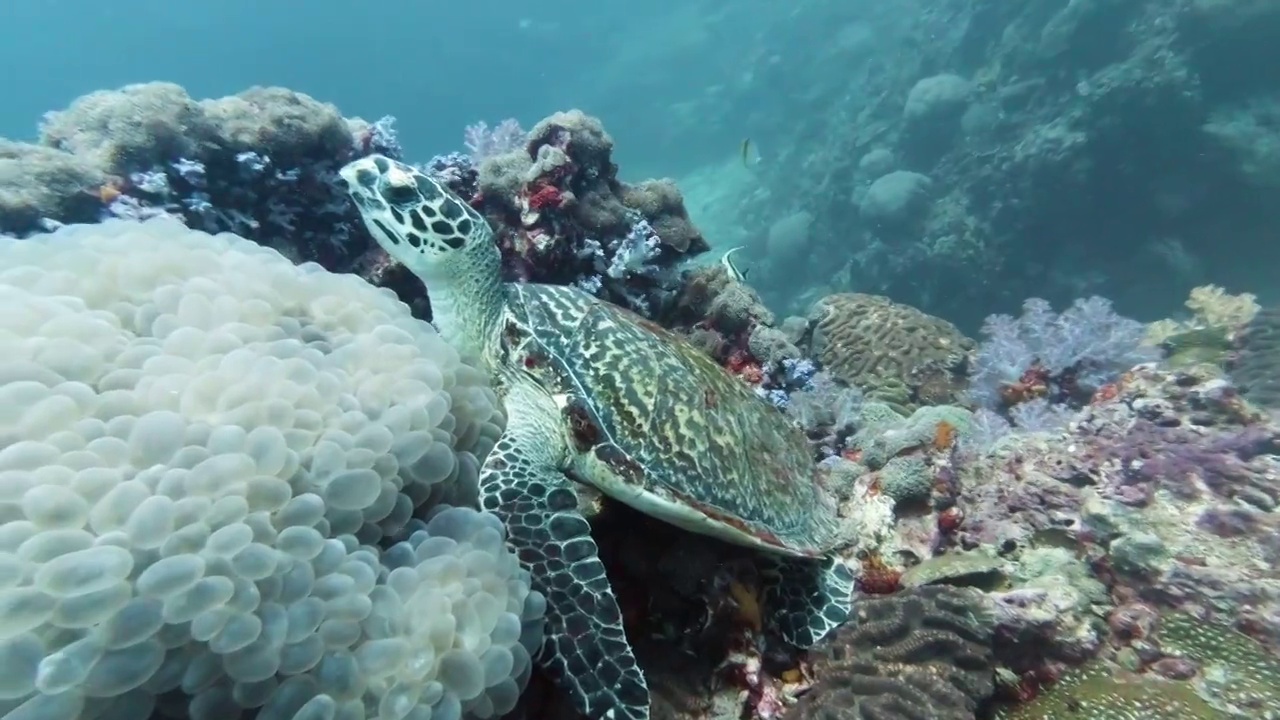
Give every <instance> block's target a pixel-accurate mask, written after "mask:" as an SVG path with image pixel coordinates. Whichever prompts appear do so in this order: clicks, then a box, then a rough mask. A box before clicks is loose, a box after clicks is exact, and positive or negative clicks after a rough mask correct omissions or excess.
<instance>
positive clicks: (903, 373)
mask: <svg viewBox="0 0 1280 720" xmlns="http://www.w3.org/2000/svg"><path fill="white" fill-rule="evenodd" d="M809 319H810V321H811V322H812V323H813V334H812V340H811V343H810V347H809V352H810V353H811V354H812V356H813V357H815V358H817V359H818V360H819V361H821V362H822V365H823V367H825V368H826V369H827V371H828V372H830V373H831V374H832V375H834V376H835V377H837V378H839V379H840V380H842V381H844V382H846V383H849V384H850V385H854V386H855V387H858V388H860V389H861V390H862V391H863V392H864V393H866V394H867V396H868V398H869V399H872V400H879V401H882V402H888V403H890V404H892V405H894V406H895V407H896V408H898V409H899V410H900V411H904V412H907V413H909V412H911V411H912V410H914V409H916V408H917V407H920V406H922V405H946V404H953V403H956V402H957V401H958V400H959V398H960V396H961V393H962V391H963V390H964V384H965V383H964V376H965V373H966V368H967V361H968V355H969V353H970V352H971V351H972V350H973V348H974V343H973V341H972V340H970V339H969V338H967V337H965V336H964V334H963V333H961V332H960V331H959V330H958V329H957V328H956V327H955V326H954V325H952V324H951V323H948V322H946V321H945V320H942V319H939V318H936V317H933V316H931V315H926V314H925V313H923V312H920V311H919V310H917V309H915V308H913V307H911V306H909V305H903V304H900V303H895V302H893V301H891V300H889V299H888V298H885V297H880V296H878V295H865V294H862V293H842V294H837V295H829V296H827V297H825V298H823V299H821V300H819V301H818V302H817V303H815V304H814V306H813V307H812V308H811V310H810V311H809Z"/></svg>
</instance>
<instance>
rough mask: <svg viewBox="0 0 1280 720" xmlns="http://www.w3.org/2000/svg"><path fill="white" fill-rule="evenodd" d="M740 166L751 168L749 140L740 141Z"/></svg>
mask: <svg viewBox="0 0 1280 720" xmlns="http://www.w3.org/2000/svg"><path fill="white" fill-rule="evenodd" d="M742 166H743V167H751V138H743V139H742ZM730 252H733V251H732V250H730Z"/></svg>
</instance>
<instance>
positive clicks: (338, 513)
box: [0, 219, 542, 720]
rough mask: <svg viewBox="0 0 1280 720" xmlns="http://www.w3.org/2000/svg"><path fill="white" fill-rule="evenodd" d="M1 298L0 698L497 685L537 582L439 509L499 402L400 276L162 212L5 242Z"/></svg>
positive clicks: (382, 694) (324, 696) (103, 703)
mask: <svg viewBox="0 0 1280 720" xmlns="http://www.w3.org/2000/svg"><path fill="white" fill-rule="evenodd" d="M0 302H2V303H3V306H4V308H5V312H4V313H0V355H2V356H3V357H4V358H5V361H4V363H3V365H2V366H0V667H3V668H4V673H3V674H2V675H3V676H2V677H0V714H4V717H6V718H10V719H12V720H17V719H19V718H30V719H32V720H40V719H52V718H58V719H59V720H63V719H66V720H70V719H76V718H79V719H81V720H87V719H88V718H104V719H105V718H110V719H111V720H145V719H146V718H149V717H152V716H153V713H157V712H158V713H159V716H165V715H168V716H173V717H189V718H191V719H192V720H213V719H214V718H217V719H219V720H221V719H224V718H236V717H240V716H241V714H242V711H244V710H246V709H254V708H261V710H260V711H258V712H257V718H258V719H259V720H278V719H283V720H288V719H289V718H297V720H313V719H315V720H321V719H328V718H344V719H347V718H350V719H351V720H360V719H361V718H366V717H368V718H387V719H390V718H395V719H396V720H399V719H400V718H417V719H422V720H425V719H426V718H434V719H435V720H440V719H441V718H447V719H450V720H454V719H456V718H459V717H460V716H462V715H463V713H464V712H465V713H469V714H471V715H473V716H477V717H488V716H493V715H497V714H501V713H503V712H505V711H506V710H508V709H510V707H511V706H512V705H513V704H514V702H515V698H516V695H517V694H518V691H519V689H520V685H521V683H523V682H524V680H525V678H526V677H527V675H528V670H529V665H530V662H529V651H528V649H527V648H528V647H529V645H525V644H522V642H521V641H522V639H523V640H524V641H525V642H526V643H529V644H530V645H531V643H532V641H533V640H534V639H536V635H537V631H538V624H537V622H536V621H537V620H538V618H539V615H540V612H541V602H542V601H541V597H540V596H538V595H537V594H536V593H531V592H530V590H529V584H528V578H527V576H526V575H525V574H524V573H523V572H522V571H521V570H520V568H519V564H518V562H517V560H516V558H515V557H514V556H513V555H512V554H511V553H510V552H509V551H508V550H507V549H506V547H505V543H504V540H503V535H502V528H501V525H500V523H499V522H498V521H497V519H496V518H494V517H492V516H490V515H487V514H483V513H480V512H477V511H475V510H472V509H468V508H463V507H456V508H448V507H447V506H444V505H441V502H442V501H447V500H454V501H467V502H470V501H471V500H472V499H473V498H474V492H475V488H474V483H475V480H476V473H477V457H479V456H481V455H483V454H484V453H486V452H487V451H488V450H489V449H490V448H491V447H492V445H493V443H494V442H495V440H496V437H497V435H498V433H499V432H500V428H501V426H502V424H503V422H504V420H503V417H502V415H501V413H500V411H499V410H498V405H497V402H496V399H495V397H494V395H493V393H492V391H491V390H490V389H489V388H488V387H487V386H486V384H485V382H484V380H483V378H482V376H481V375H480V374H479V373H478V372H477V371H475V370H474V369H473V368H470V367H468V366H467V365H465V364H463V363H462V362H461V361H460V360H459V358H458V356H457V355H456V354H455V353H454V352H453V351H452V350H451V349H450V348H449V347H448V346H447V345H446V344H445V343H444V342H443V341H442V340H441V339H440V338H439V337H438V336H437V335H436V334H435V333H434V331H432V330H431V328H430V327H429V326H428V325H426V324H425V323H422V322H419V321H417V320H415V319H413V318H412V317H411V316H410V315H409V313H408V310H407V308H406V307H405V306H404V305H402V304H401V303H399V302H398V301H397V300H396V299H395V297H394V296H393V295H391V294H390V292H388V291H384V290H378V289H375V288H373V287H372V286H370V285H367V284H366V283H364V282H363V281H361V280H359V279H358V278H356V277H354V276H344V275H334V274H331V273H328V272H326V271H324V270H322V269H320V268H319V267H318V266H315V265H304V266H302V267H295V266H294V265H292V264H291V263H290V262H289V261H287V260H286V259H285V258H283V257H282V256H281V255H279V254H278V253H276V252H274V251H272V250H267V249H264V248H261V247H259V246H257V245H255V244H253V243H251V242H249V241H247V240H243V239H240V238H237V237H235V236H232V235H219V236H216V237H215V236H209V235H206V234H203V233H198V232H193V231H189V230H187V229H186V228H184V227H183V226H182V225H180V224H178V223H176V222H175V221H172V220H168V219H161V220H153V221H148V222H146V223H129V222H124V221H113V222H109V223H105V224H102V225H97V226H70V227H66V228H63V229H61V230H59V231H57V232H56V233H53V234H51V235H44V236H37V237H34V238H31V239H27V240H21V241H18V240H11V239H0ZM415 515H419V516H420V517H423V518H425V521H423V520H418V519H414V516H415ZM396 539H402V542H400V543H399V544H392V543H393V541H394V540H396ZM387 546H390V547H387Z"/></svg>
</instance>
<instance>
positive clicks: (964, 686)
mask: <svg viewBox="0 0 1280 720" xmlns="http://www.w3.org/2000/svg"><path fill="white" fill-rule="evenodd" d="M855 607H856V608H857V611H856V617H855V618H853V619H852V620H851V621H850V622H849V624H848V625H846V626H845V627H843V628H841V629H840V630H838V631H837V632H836V634H835V636H834V637H833V638H831V639H830V640H828V641H827V642H826V643H824V645H823V646H822V647H820V648H818V649H817V650H815V652H814V655H815V659H814V668H813V669H814V685H813V688H812V689H811V690H809V691H808V692H807V693H805V694H804V695H802V696H801V697H800V700H799V701H798V702H797V703H796V705H795V706H794V707H793V708H792V709H791V710H790V711H789V712H788V713H787V715H786V719H787V720H972V718H973V716H974V712H975V710H976V709H977V707H978V706H979V704H981V703H982V702H984V701H985V700H986V699H987V698H988V697H990V696H991V694H992V692H993V691H994V660H993V658H992V652H991V641H992V635H991V615H990V611H989V608H988V606H987V603H986V600H985V599H984V598H983V596H982V594H981V593H979V592H976V591H972V590H967V589H962V588H952V587H944V586H935V587H923V588H918V589H915V590H909V591H905V592H902V593H899V594H897V595H892V596H888V597H875V598H873V597H865V598H862V599H860V600H859V601H858V602H857V603H856V604H855Z"/></svg>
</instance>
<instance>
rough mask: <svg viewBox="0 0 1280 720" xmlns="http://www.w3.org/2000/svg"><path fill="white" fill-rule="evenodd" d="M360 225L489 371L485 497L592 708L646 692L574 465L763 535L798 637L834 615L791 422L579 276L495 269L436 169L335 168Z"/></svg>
mask: <svg viewBox="0 0 1280 720" xmlns="http://www.w3.org/2000/svg"><path fill="white" fill-rule="evenodd" d="M341 176H342V178H343V179H344V180H345V181H346V183H347V186H348V189H349V192H350V194H351V197H352V200H353V201H354V203H355V204H356V206H357V207H358V208H359V210H360V214H361V216H362V217H363V219H364V222H365V224H366V225H367V226H368V228H369V232H370V233H372V235H373V237H374V238H375V239H376V240H377V241H378V243H379V244H380V245H381V246H382V247H383V248H384V249H385V250H386V251H387V253H388V254H390V255H391V257H393V258H395V259H396V260H398V261H399V262H401V263H403V264H404V265H405V267H407V268H408V269H409V270H410V271H412V272H413V273H414V274H416V275H417V276H418V277H420V278H421V279H422V280H423V281H424V282H425V284H426V286H427V288H428V293H429V296H430V300H431V309H432V314H433V321H434V323H435V324H436V326H437V327H438V328H439V330H440V333H441V334H442V335H443V336H444V337H445V338H446V339H447V340H448V341H449V342H450V343H452V344H453V345H454V346H455V347H456V348H457V349H458V350H459V351H460V352H461V353H463V354H464V355H467V356H470V357H471V358H473V359H474V360H475V361H476V362H479V363H480V364H481V367H483V368H484V369H485V370H487V371H489V372H490V373H491V374H492V377H493V379H494V382H495V386H496V387H497V388H498V391H499V393H500V395H501V396H502V397H503V400H504V402H505V407H506V411H507V427H506V430H505V432H504V434H503V435H502V437H501V438H500V439H499V441H498V443H497V445H496V446H495V447H494V449H493V451H492V452H491V453H490V455H489V456H488V457H487V458H486V459H485V460H484V462H483V466H482V468H481V472H480V486H481V487H480V494H481V503H482V505H483V507H484V508H485V509H486V510H489V511H491V512H493V513H495V514H497V515H498V516H500V517H501V518H502V520H503V521H504V523H505V524H506V527H507V531H508V539H509V542H510V543H511V545H512V546H513V548H514V549H515V550H516V551H517V552H518V554H519V557H520V558H521V560H522V562H524V563H525V564H526V565H527V567H528V568H529V570H530V572H531V575H532V578H533V582H534V585H535V587H536V588H537V589H538V590H539V591H541V592H542V593H543V595H545V597H546V599H547V633H546V638H545V640H544V643H543V647H542V649H541V652H540V653H539V660H538V661H539V663H540V664H541V665H542V666H543V667H544V669H545V670H546V671H547V673H548V674H549V675H550V676H551V677H552V678H553V679H554V680H555V681H556V682H557V683H559V684H560V685H561V686H562V687H563V688H565V689H566V690H567V691H568V694H569V695H570V697H571V698H572V699H573V701H574V703H575V705H576V706H577V707H578V709H579V710H580V711H581V712H582V713H583V714H584V715H586V716H587V717H589V718H592V719H593V720H598V719H601V718H613V719H615V720H645V719H646V718H648V716H649V691H648V686H647V685H646V682H645V678H644V675H643V673H642V672H641V670H640V668H639V666H638V665H637V663H636V659H635V656H634V655H633V654H632V651H631V646H630V645H629V644H628V642H627V638H626V635H625V634H624V632H623V627H622V618H621V613H620V612H619V609H618V603H617V600H616V599H615V597H614V595H613V592H612V590H611V589H610V587H609V581H608V579H607V578H606V577H605V570H604V566H603V565H602V564H601V562H600V559H599V557H598V556H597V548H596V545H595V542H594V541H593V540H592V539H591V534H590V526H589V525H588V523H587V521H586V520H585V519H584V518H583V516H582V515H581V514H580V513H579V510H578V496H577V492H576V490H575V488H576V487H578V485H577V483H586V484H589V485H592V486H594V487H596V488H597V489H599V490H600V491H602V492H603V493H604V494H606V495H608V496H610V497H612V498H614V499H616V500H619V501H621V502H623V503H626V504H627V505H630V506H631V507H634V508H636V509H638V510H640V511H642V512H644V513H647V514H649V515H651V516H653V517H656V518H659V519H662V520H664V521H666V522H669V523H672V524H674V525H676V526H679V527H682V528H686V529H688V530H690V531H693V532H697V533H703V534H706V535H710V536H714V537H718V538H721V539H723V540H727V541H730V542H733V543H737V544H739V545H745V546H748V547H752V548H757V549H759V550H762V551H765V553H766V554H767V557H771V558H773V562H771V563H769V566H770V567H771V570H770V571H769V576H770V577H771V578H772V579H773V584H772V586H771V588H767V589H766V596H765V607H766V608H767V609H768V610H769V613H770V616H771V619H772V621H773V622H774V623H776V626H777V627H778V629H779V631H780V632H781V634H782V635H783V637H784V638H785V639H787V640H788V641H790V642H792V643H794V644H796V645H797V646H801V647H806V646H809V645H812V644H813V643H815V642H817V640H819V639H820V638H821V637H822V636H824V635H825V634H827V633H828V632H829V631H830V630H832V629H833V628H834V627H836V626H837V625H839V624H840V623H842V622H844V621H845V620H846V619H847V618H848V616H849V611H850V603H851V594H852V592H851V591H852V586H853V578H852V573H851V572H850V571H849V569H848V568H847V567H846V566H845V565H844V564H843V563H841V562H839V561H838V560H836V559H835V557H834V556H833V555H832V554H831V551H832V550H833V549H834V548H836V547H838V546H840V545H842V544H843V542H844V541H845V540H846V539H847V533H846V532H845V531H844V525H843V523H842V522H841V521H840V520H839V517H838V515H837V513H836V503H835V502H834V501H833V499H832V497H831V496H830V495H829V494H828V493H827V491H826V490H825V489H824V488H825V486H824V484H823V483H822V482H820V478H819V477H818V475H817V474H816V472H817V471H816V470H815V466H814V463H813V462H812V458H811V455H810V451H809V448H808V445H807V443H806V440H805V438H804V436H803V435H802V434H801V433H800V431H799V430H798V429H797V428H795V427H793V426H792V425H791V424H790V422H789V421H788V420H787V419H786V418H785V417H784V416H783V415H782V414H781V413H779V412H778V411H777V410H776V409H775V408H774V407H772V406H771V405H769V404H768V403H766V402H765V401H763V400H762V399H760V398H758V397H757V396H756V395H755V393H754V392H752V390H751V389H750V388H749V387H748V386H747V385H746V384H745V383H743V382H742V381H741V380H740V379H738V378H735V377H733V376H732V375H730V374H729V373H727V372H726V371H725V370H724V369H723V368H721V367H720V366H719V365H717V364H716V363H715V361H714V360H713V359H712V358H711V357H709V356H708V355H706V354H705V353H704V352H703V351H701V350H699V349H697V348H696V347H694V346H693V345H691V344H689V343H687V342H685V341H684V340H682V339H681V338H680V337H679V336H677V335H675V334H674V333H672V332H669V331H667V330H665V329H664V328H662V327H660V326H658V325H656V324H654V323H652V322H649V321H648V320H645V319H644V318H642V317H640V316H639V315H636V314H634V313H631V312H629V311H627V310H624V309H622V308H619V307H617V306H615V305H612V304H609V303H607V302H604V301H602V300H600V299H599V298H596V297H594V296H592V295H590V294H588V293H586V292H584V291H582V290H579V289H577V288H573V287H559V286H551V285H536V284H516V283H511V284H507V283H503V282H502V279H501V277H500V275H501V256H500V253H499V250H498V247H497V245H496V243H495V242H494V237H493V230H492V229H491V228H490V227H489V225H488V223H487V222H486V221H485V220H484V218H483V217H481V216H480V214H479V213H477V212H476V211H475V210H473V209H472V208H471V207H470V206H468V205H467V203H466V202H464V201H463V200H461V199H460V198H458V197H457V196H456V195H454V194H453V193H452V192H450V191H449V190H448V189H447V188H446V187H444V186H443V185H442V184H441V183H439V182H437V181H436V180H435V179H433V178H432V177H430V176H428V175H426V174H424V173H422V172H420V171H418V170H416V169H415V168H412V167H410V166H408V165H405V164H403V163H400V162H397V161H395V160H393V159H390V158H387V157H383V156H381V155H371V156H368V157H365V158H362V159H359V160H356V161H354V162H351V163H350V164H348V165H347V166H345V167H344V168H343V169H342V170H341Z"/></svg>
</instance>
